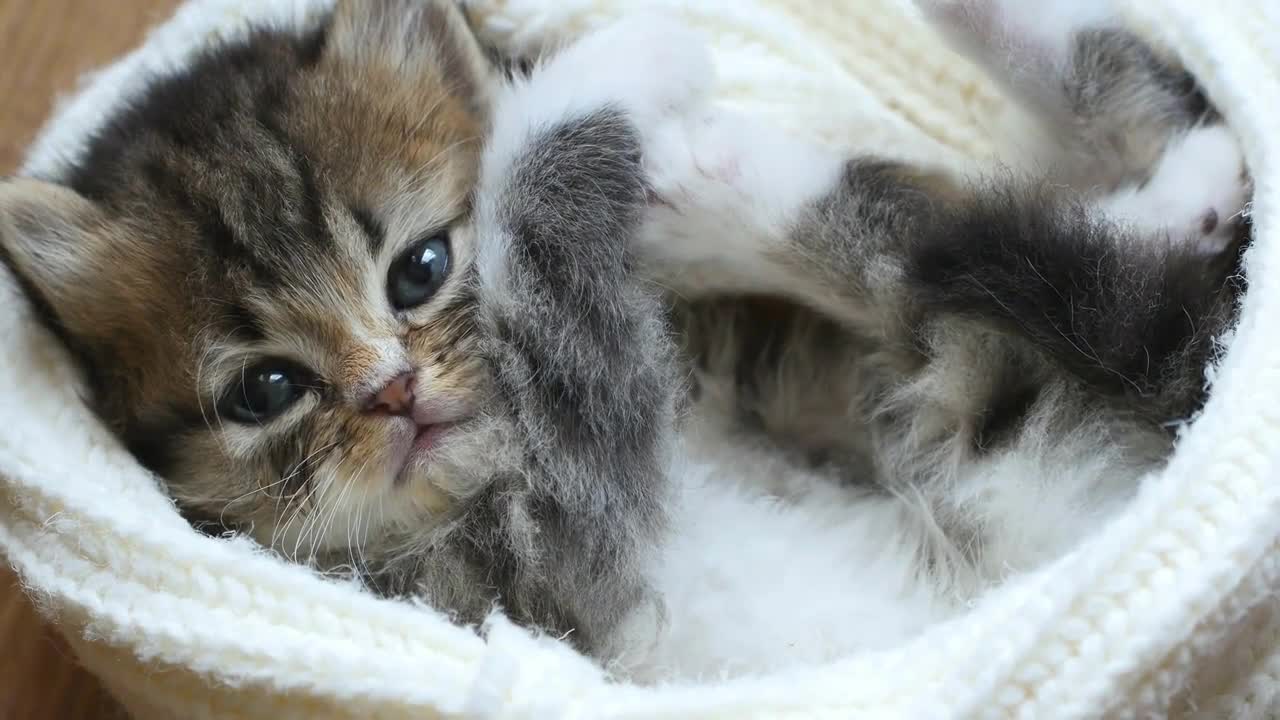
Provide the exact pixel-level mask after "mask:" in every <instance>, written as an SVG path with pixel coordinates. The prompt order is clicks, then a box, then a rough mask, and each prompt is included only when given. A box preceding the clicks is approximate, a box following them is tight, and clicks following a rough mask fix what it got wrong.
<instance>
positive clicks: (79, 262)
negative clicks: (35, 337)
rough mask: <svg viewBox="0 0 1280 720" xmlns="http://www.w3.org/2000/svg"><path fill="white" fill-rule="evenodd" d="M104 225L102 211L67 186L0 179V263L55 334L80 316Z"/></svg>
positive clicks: (98, 270) (92, 281)
mask: <svg viewBox="0 0 1280 720" xmlns="http://www.w3.org/2000/svg"><path fill="white" fill-rule="evenodd" d="M106 225H107V220H106V216H105V213H103V212H102V210H101V209H100V208H99V207H98V206H97V205H95V204H94V203H92V202H91V201H89V200H87V199H85V198H84V197H82V196H81V195H79V194H77V193H76V192H75V191H73V190H71V189H70V188H66V187H63V186H61V185H54V184H53V183H47V182H42V181H39V180H31V179H27V178H15V179H10V180H0V264H3V265H5V266H7V268H8V269H9V271H10V272H11V273H12V274H13V276H14V277H15V278H16V280H17V282H18V283H19V285H20V286H21V287H22V290H23V291H24V292H25V293H26V295H27V297H28V298H29V299H30V301H31V303H32V304H33V305H34V307H35V309H36V311H37V312H39V313H40V315H42V316H43V317H42V319H43V320H44V321H45V322H46V324H48V325H49V326H50V327H51V328H52V329H53V330H54V331H55V332H58V333H59V334H62V335H65V334H67V333H69V332H72V331H73V330H72V328H74V326H75V325H77V324H78V323H77V321H78V320H80V319H82V318H80V317H79V316H80V315H81V312H80V311H78V310H77V308H78V307H80V305H81V304H82V302H83V301H84V300H85V299H86V296H87V293H89V292H91V288H92V287H95V286H96V285H97V283H96V282H95V276H97V275H100V274H102V273H103V272H104V270H103V268H101V267H99V266H100V264H101V263H99V262H97V258H99V257H100V256H101V255H102V251H103V250H104V249H105V248H104V247H103V244H104V243H106V242H108V241H107V239H106V237H105V235H106V233H105V232H104V230H105V228H106ZM69 326H70V327H69ZM65 339H67V338H65V337H64V340H65Z"/></svg>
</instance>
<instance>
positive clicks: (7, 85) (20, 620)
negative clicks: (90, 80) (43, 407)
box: [0, 0, 178, 720]
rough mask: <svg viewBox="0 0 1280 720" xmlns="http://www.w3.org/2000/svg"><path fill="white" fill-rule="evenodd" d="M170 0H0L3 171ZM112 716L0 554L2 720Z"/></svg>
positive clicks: (0, 167)
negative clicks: (82, 82)
mask: <svg viewBox="0 0 1280 720" xmlns="http://www.w3.org/2000/svg"><path fill="white" fill-rule="evenodd" d="M177 4H178V3H177V0H0V103H2V104H0V174H3V175H8V174H12V173H13V172H14V171H15V170H16V169H17V166H18V164H19V163H20V162H21V159H22V154H23V149H24V148H25V147H26V145H27V143H29V142H30V140H31V138H32V137H33V136H34V134H35V132H36V130H37V129H38V128H39V127H40V125H41V124H42V123H43V121H44V119H45V118H46V117H47V116H48V114H49V112H50V110H51V108H52V107H53V103H54V101H55V99H56V98H57V96H58V95H59V94H60V93H65V92H66V91H68V90H70V89H72V88H74V87H75V85H76V81H77V78H79V77H80V76H81V75H82V74H83V73H84V72H85V71H87V70H91V69H93V68H95V67H97V66H99V65H101V64H102V63H104V62H106V61H108V60H110V59H111V58H113V57H115V56H117V55H119V54H120V53H122V52H124V51H127V50H129V49H130V48H132V47H133V46H135V45H136V44H137V43H138V41H139V40H140V39H141V37H142V35H143V33H144V31H145V30H146V29H147V28H148V27H150V26H151V25H154V24H155V23H156V22H158V21H160V20H163V19H164V18H165V17H167V16H168V15H169V14H170V13H171V12H172V9H173V7H175V6H176V5H177ZM116 715H117V711H115V710H114V709H113V704H112V703H111V701H110V699H109V698H108V697H107V696H106V695H105V693H103V691H102V690H101V689H100V688H99V687H98V685H97V683H96V682H94V680H93V678H92V677H90V676H89V675H87V674H86V673H85V672H84V671H83V670H80V669H79V668H78V667H77V666H76V663H75V660H74V658H72V657H71V656H70V654H69V651H68V650H67V649H66V648H65V646H63V645H61V644H60V643H59V642H58V641H57V639H56V637H55V636H54V635H53V633H52V632H51V631H49V630H48V629H47V628H45V627H44V626H43V624H42V623H41V622H40V620H39V618H38V617H37V616H36V614H35V611H34V610H33V609H32V607H31V605H30V603H29V602H27V600H26V598H25V597H24V596H23V594H22V592H21V590H20V589H19V588H18V586H17V581H16V579H15V578H14V576H13V574H12V573H11V572H10V571H9V568H8V565H7V564H5V563H4V562H3V561H2V559H0V720H45V719H46V718H48V719H50V720H61V719H62V718H68V719H79V718H102V717H107V716H111V717H114V716H116Z"/></svg>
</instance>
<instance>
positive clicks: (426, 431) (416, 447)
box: [405, 421, 457, 460]
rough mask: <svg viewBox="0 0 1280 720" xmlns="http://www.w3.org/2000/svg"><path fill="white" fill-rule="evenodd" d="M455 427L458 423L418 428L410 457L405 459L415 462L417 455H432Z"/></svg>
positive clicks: (444, 423)
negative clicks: (443, 438) (442, 439)
mask: <svg viewBox="0 0 1280 720" xmlns="http://www.w3.org/2000/svg"><path fill="white" fill-rule="evenodd" d="M455 425H457V423H456V422H452V421H451V422H442V423H434V424H432V425H420V426H418V433H417V434H416V435H414V436H413V445H412V446H411V447H410V449H409V457H407V458H405V459H406V460H413V458H414V457H415V456H417V455H430V454H431V451H432V450H434V449H435V448H437V447H439V445H440V440H441V438H442V437H443V436H444V435H445V434H446V433H448V432H449V430H450V429H452V428H453V427H454V426H455Z"/></svg>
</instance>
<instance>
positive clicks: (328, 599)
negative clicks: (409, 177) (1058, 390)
mask: <svg viewBox="0 0 1280 720" xmlns="http://www.w3.org/2000/svg"><path fill="white" fill-rule="evenodd" d="M325 4H326V0H190V2H188V4H186V5H185V6H183V8H182V9H181V10H180V11H179V12H178V14H177V15H176V16H175V17H174V18H173V19H172V20H170V21H169V22H168V23H166V24H165V25H164V26H162V27H161V28H159V29H158V30H157V31H156V32H155V33H153V34H152V35H151V37H150V38H149V39H148V40H147V42H146V44H145V45H144V46H143V47H142V48H141V49H140V50H139V51H137V52H135V53H134V54H132V55H130V56H128V57H126V58H124V59H122V60H121V61H120V62H118V63H117V64H115V65H113V66H112V67H110V68H109V69H107V70H106V71H104V72H102V73H100V74H98V75H96V76H94V77H93V78H92V79H91V81H90V82H89V83H88V84H87V85H86V86H85V87H84V89H83V90H82V91H80V92H79V93H78V95H77V96H76V97H74V98H73V99H71V100H70V101H69V102H68V103H66V104H65V105H63V107H62V108H61V109H60V110H59V112H58V113H57V115H56V117H55V118H54V120H53V121H52V123H51V124H50V125H49V127H48V128H47V129H46V131H45V133H44V134H43V135H42V136H41V137H40V139H39V140H38V141H37V142H36V144H35V146H34V148H33V149H32V152H31V155H30V158H29V161H28V163H27V166H26V167H25V170H24V171H25V172H27V173H42V172H47V171H50V170H53V169H56V168H57V167H58V166H59V164H60V163H62V162H64V161H65V160H66V159H67V158H69V157H74V156H75V155H76V154H77V153H78V152H81V151H82V149H83V142H84V140H85V138H86V137H87V135H88V133H89V132H90V131H91V130H92V129H93V128H94V127H95V126H96V125H97V124H98V123H100V122H101V120H102V118H103V117H104V114H106V113H107V112H108V111H109V110H110V109H111V108H114V107H117V106H118V105H119V103H120V102H122V100H124V99H125V98H127V97H128V96H129V94H130V93H131V92H134V91H135V90H136V89H137V88H139V87H140V86H141V85H142V84H143V81H144V80H145V78H147V77H149V76H153V75H155V74H158V73H164V72H167V71H169V70H170V69H172V68H173V67H175V66H180V65H181V64H182V63H183V62H185V61H186V60H187V59H188V58H189V57H190V56H191V54H192V52H193V51H194V50H196V49H198V48H199V47H200V46H201V45H202V44H203V43H205V42H206V41H207V39H208V38H209V37H210V36H212V35H225V34H234V33H237V32H240V31H242V30H243V28H244V26H245V22H246V20H247V19H248V18H250V17H252V18H255V19H256V20H257V21H259V22H273V23H279V24H284V25H296V24H297V23H301V22H305V21H306V19H307V18H308V17H310V16H311V15H312V14H313V13H314V12H316V11H317V9H318V8H320V7H321V6H323V5H325ZM472 4H473V5H474V6H475V8H476V10H477V12H479V13H480V15H481V17H483V19H484V22H485V23H486V26H487V27H488V29H489V30H490V31H491V32H493V33H494V34H495V35H496V36H498V37H501V38H504V39H505V40H506V41H507V42H509V43H510V44H512V46H514V47H518V46H520V45H522V44H528V43H532V42H536V41H537V40H538V38H541V37H544V36H545V35H546V34H549V33H572V32H574V31H576V30H578V29H581V28H583V27H586V26H589V25H591V24H594V23H598V22H602V21H605V20H608V19H610V18H611V17H613V16H615V15H617V14H618V13H620V12H622V11H623V10H625V9H626V8H628V7H634V6H636V5H642V4H643V5H660V6H666V7H670V8H672V9H673V10H674V11H675V12H677V13H679V14H681V15H683V16H684V17H686V18H687V19H688V20H689V21H690V22H691V23H693V24H695V25H696V26H697V27H699V28H700V29H701V30H703V31H705V32H706V34H707V35H709V36H710V37H711V38H712V39H713V41H714V44H715V47H716V51H717V54H718V61H719V65H720V71H721V76H722V78H723V85H722V88H721V92H722V95H723V97H724V98H725V99H727V100H730V101H732V102H734V103H736V104H739V105H742V106H745V107H748V108H749V109H750V110H752V111H753V112H763V113H767V114H769V115H771V116H772V117H774V118H775V119H776V120H779V121H781V122H783V123H785V124H788V125H791V126H792V127H797V128H802V129H804V130H805V131H806V132H809V133H815V132H816V133H819V134H821V135H822V136H824V137H826V138H828V139H829V140H830V141H831V142H833V143H838V144H843V145H847V146H850V147H858V146H864V147H872V146H873V147H875V148H876V149H877V150H878V151H880V152H882V153H884V152H890V153H894V154H897V155H900V156H902V157H904V158H908V159H914V160H920V161H929V162H937V163H942V164H951V165H953V166H956V167H959V166H962V165H964V164H965V163H969V162H972V161H974V160H977V159H980V158H983V157H985V156H988V155H990V154H992V153H995V152H999V153H1001V154H1008V153H1016V150H1017V148H1019V147H1022V146H1023V144H1024V142H1025V140H1026V138H1028V137H1029V136H1028V135H1027V134H1026V133H1028V132H1030V130H1029V129H1028V124H1027V123H1026V122H1025V121H1024V120H1023V119H1022V118H1021V117H1020V116H1019V114H1018V113H1017V112H1015V111H1013V110H1012V109H1011V108H1010V107H1009V105H1008V104H1007V103H1005V102H1004V101H1003V100H1001V98H1000V97H999V96H998V95H997V94H996V93H995V92H993V91H992V89H991V86H990V85H989V84H988V83H987V82H986V81H985V80H984V79H983V78H982V76H981V75H980V74H979V73H978V72H977V71H976V70H974V69H973V68H972V67H971V66H969V65H968V64H966V63H964V62H963V61H961V60H960V59H959V58H957V57H956V56H954V55H953V54H951V53H950V52H949V51H947V50H946V49H944V48H943V46H942V45H941V43H940V42H939V40H938V39H937V38H936V37H935V36H934V35H933V34H932V33H931V32H930V31H929V30H927V29H926V28H925V27H924V26H923V24H922V23H921V22H920V20H919V18H918V17H917V16H916V15H915V13H914V12H913V11H912V10H911V9H910V7H909V5H908V4H907V3H906V0H848V1H845V2H819V1H810V0H686V1H684V2H681V1H679V0H648V2H646V1H645V0H507V1H505V2H504V1H503V0H479V1H478V2H473V3H472ZM1131 5H1132V7H1131V8H1130V10H1131V12H1132V16H1133V19H1134V21H1135V22H1136V24H1137V27H1139V28H1143V29H1145V30H1147V31H1150V34H1151V35H1152V37H1153V38H1154V39H1156V40H1158V41H1159V42H1161V43H1162V44H1164V45H1167V46H1168V47H1170V48H1172V49H1174V50H1175V51H1176V52H1178V53H1179V54H1180V55H1181V56H1182V57H1183V58H1184V59H1185V61H1186V62H1187V64H1188V65H1189V66H1190V68H1191V69H1192V71H1193V72H1195V74H1196V75H1197V76H1198V77H1199V78H1200V79H1201V80H1202V81H1203V82H1204V84H1205V85H1206V86H1207V88H1208V90H1209V92H1210V95H1211V96H1212V98H1213V100H1214V102H1215V103H1216V104H1217V105H1218V106H1219V107H1220V108H1222V109H1223V111H1224V112H1225V114H1226V116H1227V118H1228V120H1229V121H1230V122H1231V123H1232V125H1233V126H1234V127H1235V129H1236V130H1238V132H1239V134H1240V136H1241V139H1242V141H1243V145H1244V148H1245V151H1246V155H1247V157H1248V161H1249V166H1250V168H1251V170H1252V172H1253V174H1254V176H1255V179H1256V184H1257V190H1256V198H1255V205H1254V215H1253V217H1254V222H1255V226H1256V232H1257V243H1256V247H1255V248H1254V249H1253V250H1252V251H1251V252H1250V254H1249V257H1248V259H1247V267H1248V271H1249V276H1250V289H1249V293H1248V297H1247V298H1246V299H1245V303H1244V308H1243V314H1242V317H1241V322H1240V327H1239V330H1238V332H1237V336H1236V338H1235V341H1234V342H1233V344H1232V346H1231V348H1230V351H1229V352H1228V353H1227V355H1226V357H1225V358H1224V359H1223V361H1222V363H1221V365H1220V367H1219V368H1218V371H1217V372H1218V377H1217V381H1216V384H1215V387H1214V392H1213V397H1212V398H1210V400H1209V402H1208V405H1207V407H1206V408H1205V411H1204V414H1203V416H1202V418H1201V419H1200V420H1199V421H1197V422H1196V423H1195V425H1194V426H1193V427H1192V429H1191V430H1190V432H1189V433H1188V434H1187V435H1186V437H1185V439H1184V440H1183V441H1182V442H1181V443H1180V445H1179V447H1178V451H1177V453H1176V455H1175V456H1174V458H1173V460H1172V462H1171V463H1170V464H1169V466H1168V469H1167V470H1166V471H1165V472H1164V473H1163V476H1162V477H1160V478H1158V479H1157V480H1156V481H1155V482H1151V483H1147V487H1146V489H1145V490H1144V491H1143V494H1142V495H1141V496H1140V497H1139V498H1138V499H1137V500H1136V501H1135V502H1134V504H1133V506H1132V508H1131V509H1130V510H1129V511H1128V512H1127V513H1126V514H1125V515H1124V516H1123V517H1121V518H1120V519H1119V520H1118V521H1117V522H1115V523H1114V524H1113V525H1111V526H1110V527H1108V528H1107V529H1106V530H1105V532H1103V533H1101V534H1100V535H1099V536H1097V537H1095V538H1092V539H1090V540H1089V541H1088V542H1087V543H1086V545H1085V546H1084V547H1083V548H1081V549H1080V550H1079V551H1078V552H1075V553H1073V554H1072V555H1070V556H1069V557H1066V558H1064V559H1062V560H1061V561H1060V562H1057V563H1055V564H1054V565H1053V566H1051V567H1049V568H1047V569H1045V570H1044V571H1042V572H1038V573H1035V574H1033V575H1029V576H1027V577H1024V578H1020V579H1018V580H1017V581H1016V582H1014V583H1011V584H1010V585H1009V586H1008V587H1005V588H1002V589H1001V590H1000V591H999V592H997V593H995V594H994V595H993V596H992V597H991V598H989V599H988V600H986V601H984V603H983V604H982V605H980V606H979V607H977V608H975V609H974V610H973V611H972V612H971V613H969V614H967V615H966V616H965V617H963V618H960V619H958V620H956V621H953V622H949V623H946V624H943V625H940V626H938V627H935V628H933V629H931V630H930V631H929V632H927V633H926V634H925V635H924V636H922V637H921V638H919V639H918V640H916V641H913V642H912V643H910V644H909V645H907V646H905V647H901V648H898V649H895V650H892V651H888V652H880V653H875V654H869V655H859V656H854V657H850V658H848V659H846V660H843V661H841V662H837V663H833V664H831V665H829V666H825V667H821V668H816V669H811V670H806V671H803V672H793V673H789V674H786V675H780V676H776V677H767V678H763V679H754V680H737V681H727V682H718V683H708V684H705V685H701V686H681V687H661V688H633V687H628V686H623V685H613V684H608V683H607V682H606V681H605V678H604V676H603V674H602V673H601V672H600V670H599V669H597V668H596V667H595V666H593V665H592V664H591V663H590V662H588V661H586V660H585V659H583V658H581V657H579V656H577V655H576V654H574V653H573V652H572V651H570V650H569V649H567V648H566V647H564V646H562V645H559V644H558V643H556V642H554V641H551V640H545V639H537V638H534V637H533V636H531V635H530V634H528V633H527V632H525V631H523V630H521V629H519V628H516V627H513V626H511V625H509V624H507V623H504V622H502V621H495V622H494V625H493V627H492V628H491V629H490V632H489V633H488V635H487V639H486V640H481V639H480V638H479V637H477V636H476V634H475V633H473V632H471V631H469V630H465V629H462V628H457V627H454V626H452V625H450V624H448V623H447V622H446V621H445V620H444V619H443V618H442V617H441V616H440V615H439V614H437V613H435V612H434V611H432V610H430V609H427V608H416V607H411V606H409V605H406V604H402V603H394V602H389V601H383V600H379V599H377V598H374V597H372V596H370V595H368V594H366V593H364V592H362V591H360V590H358V589H357V588H354V587H351V586H347V585H342V584H337V583H334V582H329V581H324V580H321V579H319V578H317V577H316V576H314V575H313V574H311V573H309V572H307V571H306V570H304V569H302V568H299V567H294V566H290V565H288V564H286V563H284V562H283V561H280V560H277V559H275V558H274V557H272V556H269V555H267V554H265V553H263V552H261V551H259V550H257V549H255V548H254V546H252V545H251V544H250V543H248V542H243V541H230V542H226V541H215V540H210V539H208V538H204V537H201V536H199V535H197V534H196V533H194V532H193V531H192V530H191V529H190V528H189V527H188V526H187V525H186V524H185V523H184V522H183V521H182V519H181V518H180V517H179V516H178V514H177V513H176V512H175V510H174V508H173V506H172V504H171V502H170V501H169V500H168V499H167V498H166V497H165V496H164V495H163V493H162V492H161V491H160V490H159V489H158V487H157V485H156V483H155V481H154V480H153V479H152V478H150V477H149V476H148V475H147V474H146V473H145V472H143V471H142V470H141V469H140V468H139V467H138V465H137V464H136V463H135V462H134V461H133V460H132V458H131V457H130V456H129V455H128V454H127V453H125V452H124V451H123V449H122V448H121V447H120V445H119V444H118V443H117V442H116V440H115V439H114V438H113V437H112V436H111V435H110V434H109V433H108V432H107V431H106V429H105V428H103V427H102V426H101V425H100V424H99V423H98V422H97V421H96V420H95V419H94V418H93V416H92V415H91V414H90V413H89V412H88V411H87V410H86V409H85V408H84V406H83V404H82V403H81V402H80V401H79V400H78V399H77V397H76V389H77V382H78V381H77V379H76V374H75V372H74V371H73V369H72V367H71V365H70V364H69V362H68V360H67V358H66V357H65V355H64V354H63V353H62V352H61V351H60V349H59V348H58V347H57V345H56V343H54V342H53V340H52V339H51V338H49V337H48V336H47V335H46V334H45V333H44V332H43V331H42V330H40V329H39V328H38V325H37V323H36V322H35V321H34V318H33V317H32V313H31V312H30V311H29V310H28V309H27V307H26V305H25V303H24V301H23V300H22V299H21V294H20V293H19V292H18V290H17V289H16V287H15V285H14V283H13V282H12V281H11V278H9V277H8V276H7V275H4V274H3V273H0V306H3V307H5V308H8V309H10V310H9V311H7V312H5V313H3V314H2V315H0V338H4V343H5V345H6V352H5V353H3V355H0V550H3V552H4V553H5V554H6V555H7V557H8V558H9V560H10V561H11V562H12V563H13V564H14V566H15V567H16V568H17V570H18V571H19V572H20V573H21V575H22V578H23V580H24V582H25V583H26V584H27V586H28V588H29V589H30V590H31V591H32V593H33V594H34V595H35V596H36V597H37V598H38V599H39V600H40V601H41V606H42V607H43V608H44V609H45V610H46V611H47V612H48V613H49V614H50V615H51V616H52V617H53V618H54V619H55V620H56V621H57V623H58V624H59V627H60V628H61V629H62V631H63V632H64V633H65V634H66V635H67V637H68V638H69V640H70V641H71V643H72V645H73V647H74V648H75V650H76V652H77V654H78V655H79V656H80V657H81V659H82V660H83V661H84V662H85V664H87V665H88V666H89V668H90V669H92V670H93V671H95V672H96V673H98V674H99V675H100V676H101V677H102V678H103V680H104V681H105V682H106V684H107V685H108V687H109V688H110V689H111V690H112V691H114V692H115V693H116V694H117V695H118V696H119V697H120V698H121V699H122V700H123V701H124V703H125V705H126V706H127V707H128V709H129V710H130V711H132V712H133V713H134V714H136V715H137V716H139V717H182V718H196V717H217V718H232V717H237V718H258V717H261V718H289V717H298V718H318V717H351V718H367V717H386V718H400V717H405V718H408V717H434V716H437V715H440V714H447V715H459V714H461V715H467V716H472V715H474V716H478V717H512V718H515V717H527V718H546V717H562V716H574V717H583V718H601V717H619V718H624V717H625V718H650V717H654V718H656V717H680V718H688V717H725V718H750V717H765V716H768V717H778V716H795V717H800V716H803V717H819V716H830V717H842V718H843V717H851V716H856V717H883V718H903V717H922V718H925V717H927V718H940V717H1027V718H1084V717H1099V716H1106V717H1112V716H1115V717H1126V716H1151V715H1156V716H1165V715H1171V716H1176V717H1202V718H1231V717H1240V718H1245V717H1249V718H1252V717H1262V716H1269V715H1274V714H1275V713H1276V712H1277V710H1280V705H1278V704H1277V703H1278V700H1280V694H1278V693H1277V690H1278V689H1280V685H1278V681H1277V675H1278V673H1280V615H1278V614H1277V608H1276V603H1275V600H1274V597H1273V596H1274V594H1275V591H1276V590H1277V588H1280V566H1277V563H1276V560H1275V559H1274V553H1273V550H1274V549H1275V548H1276V545H1277V537H1280V482H1278V481H1280V476H1277V473H1276V470H1277V467H1278V463H1277V460H1280V335H1278V334H1277V333H1274V332H1271V331H1270V330H1271V329H1270V328H1269V327H1268V325H1267V323H1268V322H1271V321H1273V320H1272V319H1273V318H1280V282H1276V280H1275V279H1276V278H1280V215H1278V214H1277V213H1280V205H1278V203H1280V184H1278V183H1280V166H1278V165H1277V162H1280V155H1278V154H1277V153H1280V120H1278V118H1280V69H1278V68H1280V3H1276V2H1274V1H1273V0H1252V1H1250V0H1216V2H1214V3H1212V4H1209V5H1206V4H1205V3H1202V2H1200V1H1199V0H1145V1H1144V0H1131ZM992 138H999V139H1000V142H999V144H996V143H995V142H993V141H992ZM743 631H744V632H750V631H751V629H750V628H744V629H743Z"/></svg>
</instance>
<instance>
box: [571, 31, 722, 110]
mask: <svg viewBox="0 0 1280 720" xmlns="http://www.w3.org/2000/svg"><path fill="white" fill-rule="evenodd" d="M552 62H553V63H563V64H564V68H563V71H564V73H565V74H566V75H569V76H572V77H575V78H577V81H578V82H580V83H581V84H582V86H583V88H584V89H585V90H587V91H588V92H589V93H590V94H599V95H601V96H603V98H606V99H608V100H612V101H615V102H618V103H620V104H622V105H623V106H624V107H626V108H627V109H628V110H629V111H631V112H638V113H642V114H655V115H674V114H680V113H684V112H686V111H688V110H689V109H690V108H692V107H693V106H695V105H697V104H699V103H701V102H702V101H703V100H704V99H706V98H707V97H708V96H709V95H710V93H711V86H712V83H713V80H714V76H715V73H714V71H713V67H712V62H711V53H710V50H709V48H708V46H707V44H706V42H705V40H704V39H703V38H702V37H701V36H700V35H699V34H698V33H697V32H695V31H694V30H692V29H690V28H689V27H687V26H686V25H685V24H683V23H681V22H680V21H678V20H676V19H674V18H671V17H666V16H663V15H658V14H653V13H648V12H642V13H636V14H632V15H625V16H623V17H622V18H621V19H620V20H618V21H617V22H615V23H613V24H612V25H608V26H606V27H604V28H602V29H600V30H598V31H596V32H592V33H590V34H588V35H586V36H584V37H583V38H582V39H580V40H579V41H578V42H577V43H575V44H574V45H572V46H570V47H569V48H567V49H566V50H565V51H564V53H563V54H562V55H561V56H559V57H557V58H556V59H555V60H553V61H552Z"/></svg>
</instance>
